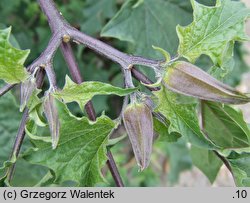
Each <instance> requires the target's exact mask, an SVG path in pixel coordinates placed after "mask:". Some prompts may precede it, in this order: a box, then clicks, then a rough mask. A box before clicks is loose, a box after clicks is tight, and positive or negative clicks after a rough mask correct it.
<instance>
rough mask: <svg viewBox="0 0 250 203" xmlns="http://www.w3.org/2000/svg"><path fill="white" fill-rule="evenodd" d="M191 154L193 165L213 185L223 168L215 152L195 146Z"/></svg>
mask: <svg viewBox="0 0 250 203" xmlns="http://www.w3.org/2000/svg"><path fill="white" fill-rule="evenodd" d="M190 154H191V157H192V162H193V164H194V165H195V166H196V167H197V168H199V169H200V170H201V171H202V172H203V173H204V174H205V175H206V176H207V178H208V179H209V181H210V182H211V184H212V183H213V182H214V181H215V179H216V176H217V174H218V172H219V170H220V168H221V166H222V161H221V160H220V159H219V158H218V157H217V156H216V155H215V153H214V152H213V151H211V150H206V149H201V148H198V147H195V146H192V148H191V151H190Z"/></svg>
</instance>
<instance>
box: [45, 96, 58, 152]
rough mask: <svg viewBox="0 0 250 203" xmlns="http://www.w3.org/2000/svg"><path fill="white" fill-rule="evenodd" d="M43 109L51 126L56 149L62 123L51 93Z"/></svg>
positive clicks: (53, 143) (53, 145) (53, 144)
mask: <svg viewBox="0 0 250 203" xmlns="http://www.w3.org/2000/svg"><path fill="white" fill-rule="evenodd" d="M43 109H44V113H45V116H46V118H47V121H48V124H49V129H50V134H51V137H52V148H53V149H55V148H56V147H57V144H58V141H59V129H60V123H59V118H58V112H57V108H56V105H55V98H54V97H53V95H52V94H51V93H48V94H47V95H46V97H45V99H44V102H43Z"/></svg>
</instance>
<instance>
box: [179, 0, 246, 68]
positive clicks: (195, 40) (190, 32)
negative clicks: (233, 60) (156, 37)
mask: <svg viewBox="0 0 250 203" xmlns="http://www.w3.org/2000/svg"><path fill="white" fill-rule="evenodd" d="M191 3H192V7H193V22H192V23H191V24H190V25H188V26H186V27H181V26H178V27H177V34H178V37H179V41H180V44H179V48H178V53H179V55H180V56H183V57H185V58H187V59H188V60H189V61H191V62H194V61H195V60H196V59H197V58H198V57H199V56H200V55H202V54H205V55H208V56H209V57H210V58H211V59H212V61H213V62H214V64H219V65H221V64H222V63H223V53H224V52H226V50H227V49H228V46H230V43H231V42H232V41H243V40H246V39H249V38H248V36H247V35H246V33H245V29H244V28H245V20H246V19H247V17H249V15H250V10H249V9H247V8H246V7H245V5H244V4H243V3H241V2H235V1H231V0H217V1H216V5H215V6H211V7H208V6H205V5H202V4H199V3H198V2H196V1H195V0H191ZM231 56H232V50H231Z"/></svg>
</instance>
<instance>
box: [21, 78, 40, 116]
mask: <svg viewBox="0 0 250 203" xmlns="http://www.w3.org/2000/svg"><path fill="white" fill-rule="evenodd" d="M35 89H36V79H35V77H33V76H31V77H30V78H28V79H27V80H26V81H24V82H23V83H22V84H21V98H20V111H21V112H22V111H23V110H24V108H25V107H26V105H27V103H28V101H29V99H30V97H31V95H32V93H33V91H34V90H35Z"/></svg>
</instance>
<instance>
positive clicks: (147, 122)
mask: <svg viewBox="0 0 250 203" xmlns="http://www.w3.org/2000/svg"><path fill="white" fill-rule="evenodd" d="M123 122H124V126H125V128H126V131H127V133H128V136H129V139H130V142H131V144H132V148H133V151H134V154H135V159H136V161H137V164H138V165H139V167H140V169H141V170H143V169H145V168H147V167H148V165H149V162H150V156H151V152H152V145H153V118H152V113H151V110H150V108H149V107H148V106H147V105H146V104H144V103H132V104H129V105H128V106H127V107H126V109H125V110H124V112H123Z"/></svg>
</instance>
